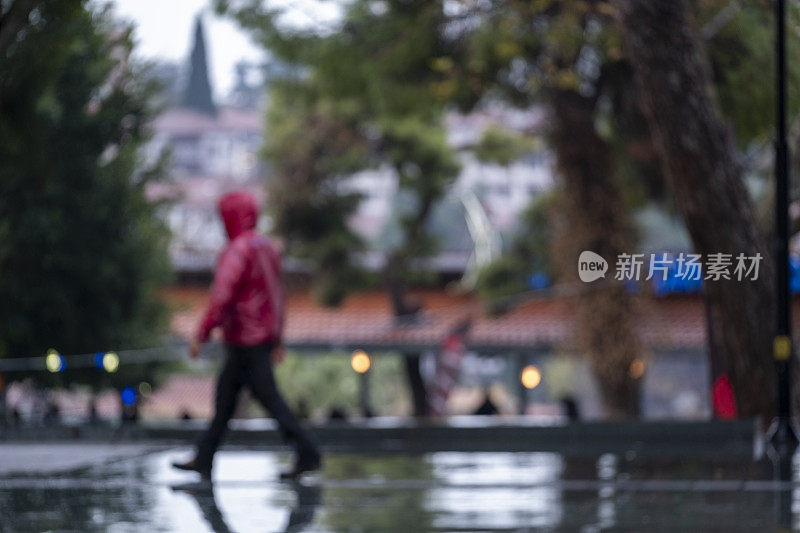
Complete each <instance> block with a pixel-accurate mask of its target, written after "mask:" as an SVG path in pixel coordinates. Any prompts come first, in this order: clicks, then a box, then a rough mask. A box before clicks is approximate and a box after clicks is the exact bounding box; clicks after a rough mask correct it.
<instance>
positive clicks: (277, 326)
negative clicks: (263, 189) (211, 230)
mask: <svg viewBox="0 0 800 533" xmlns="http://www.w3.org/2000/svg"><path fill="white" fill-rule="evenodd" d="M219 213H220V215H221V216H222V220H223V221H224V222H225V230H226V231H227V233H228V239H229V240H230V242H228V245H227V246H226V247H225V249H224V250H222V254H220V257H219V261H218V263H217V269H216V272H215V273H214V283H213V285H212V286H211V296H210V301H209V304H208V309H206V313H205V316H204V317H203V320H202V322H201V323H200V329H199V331H198V332H197V339H198V340H199V341H200V342H205V341H206V340H208V337H209V335H210V334H211V330H212V329H213V328H215V327H216V326H222V331H223V334H224V338H225V342H226V343H229V344H236V345H239V346H254V345H257V344H262V343H265V342H270V341H275V342H280V340H281V332H282V330H283V320H284V294H283V287H282V286H281V257H280V253H279V252H278V250H277V248H276V247H275V245H274V244H273V243H272V242H271V241H270V240H269V239H268V238H267V237H265V236H263V235H259V234H257V233H256V231H255V227H256V220H257V218H258V207H257V205H256V201H255V199H254V198H253V197H252V196H250V195H249V194H248V193H245V192H234V193H230V194H226V195H225V196H223V197H222V198H221V199H220V201H219Z"/></svg>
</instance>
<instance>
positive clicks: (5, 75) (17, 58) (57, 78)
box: [0, 0, 168, 384]
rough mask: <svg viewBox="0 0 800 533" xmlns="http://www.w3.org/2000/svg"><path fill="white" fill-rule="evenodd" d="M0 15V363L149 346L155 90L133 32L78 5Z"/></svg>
mask: <svg viewBox="0 0 800 533" xmlns="http://www.w3.org/2000/svg"><path fill="white" fill-rule="evenodd" d="M3 7H4V9H5V13H4V19H5V17H6V16H11V14H14V15H15V17H16V18H15V19H14V20H18V21H20V24H19V25H16V26H13V27H14V28H15V29H16V32H15V34H14V35H13V36H12V38H10V40H9V39H6V37H5V36H4V37H3V39H2V43H0V44H2V45H3V49H2V51H0V172H2V179H0V272H2V275H0V357H3V356H17V357H19V356H35V355H42V354H44V353H45V351H46V350H47V349H49V348H55V349H57V350H59V351H60V352H62V353H64V354H82V353H93V352H95V351H98V350H109V349H122V348H133V347H137V346H142V345H153V344H154V343H156V342H158V341H159V335H160V333H161V332H162V331H163V329H162V327H163V325H164V321H163V320H162V319H163V318H164V309H163V306H162V305H161V303H160V302H159V300H158V298H157V296H156V294H155V290H156V289H157V287H158V285H159V284H160V283H161V282H163V281H164V280H165V279H166V278H165V277H166V275H167V273H168V262H167V257H166V248H165V244H166V243H165V239H166V236H167V234H166V232H165V230H164V228H163V227H162V225H161V224H159V223H158V222H157V220H156V218H155V216H154V209H155V207H154V206H152V205H150V204H149V203H148V202H147V201H146V199H145V197H144V191H143V187H144V184H145V182H146V181H147V180H148V179H151V178H153V177H154V175H155V174H154V172H155V169H150V170H147V169H144V168H143V166H142V165H140V159H139V150H140V147H141V146H142V143H143V142H144V141H145V139H146V137H147V135H146V133H147V122H148V120H149V119H150V117H151V116H152V112H153V110H152V109H151V107H150V97H151V95H152V94H153V90H154V87H153V86H152V85H151V84H150V83H149V82H147V79H148V78H147V76H146V75H144V72H143V71H142V70H140V69H139V68H138V67H137V66H136V65H135V64H134V63H133V62H132V61H131V60H130V53H131V50H132V37H131V30H130V29H129V28H127V27H125V26H121V25H119V24H117V23H115V22H114V21H113V20H112V19H111V17H110V15H109V13H108V11H106V10H101V9H99V8H96V7H94V6H92V5H91V4H90V3H89V2H85V1H78V0H65V1H59V2H20V1H12V2H10V5H9V2H3ZM22 11H24V13H23V14H22V15H20V12H22ZM3 23H4V24H5V21H4V22H3ZM9 27H11V26H9ZM6 29H7V27H5V26H4V28H3V30H4V31H5V30H6ZM123 362H124V361H123ZM142 375H144V374H142ZM38 376H39V377H42V374H39V375H38ZM13 377H15V376H14V375H9V376H6V378H7V379H8V378H13ZM59 377H60V378H61V381H62V382H63V381H64V380H67V381H69V380H72V379H75V380H81V381H91V382H93V383H95V384H97V383H99V380H101V379H105V378H108V377H109V376H108V375H105V374H102V373H101V374H97V373H90V374H87V373H86V372H80V371H77V370H75V371H72V370H70V369H69V368H68V369H67V371H66V372H65V373H63V374H60V375H59Z"/></svg>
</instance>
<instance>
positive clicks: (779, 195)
mask: <svg viewBox="0 0 800 533" xmlns="http://www.w3.org/2000/svg"><path fill="white" fill-rule="evenodd" d="M775 9H776V12H775V25H776V41H777V42H776V49H777V54H776V56H777V57H776V59H777V65H776V66H777V83H776V85H777V87H776V88H777V98H776V99H777V108H776V115H777V116H776V121H775V122H776V136H777V139H776V142H775V262H776V265H777V266H776V278H777V286H776V291H777V297H778V299H777V303H778V317H777V318H778V321H777V322H778V323H777V326H778V327H777V331H776V335H775V339H774V342H773V356H774V358H775V364H776V367H777V376H778V416H777V418H776V419H775V421H774V422H773V426H772V428H771V436H770V438H771V440H772V442H773V444H776V445H781V446H792V447H794V446H796V445H797V435H795V433H794V430H793V428H792V423H791V409H792V407H791V375H790V373H791V367H790V361H791V357H792V354H793V348H792V330H791V316H792V314H791V311H792V309H791V298H790V292H789V291H790V288H789V165H788V161H789V160H788V150H787V145H786V4H785V0H777V2H776V8H775Z"/></svg>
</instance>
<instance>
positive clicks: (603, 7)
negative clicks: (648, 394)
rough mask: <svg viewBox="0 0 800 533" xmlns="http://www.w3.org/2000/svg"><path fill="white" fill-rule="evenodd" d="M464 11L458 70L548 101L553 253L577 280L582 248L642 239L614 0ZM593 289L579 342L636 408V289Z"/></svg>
mask: <svg viewBox="0 0 800 533" xmlns="http://www.w3.org/2000/svg"><path fill="white" fill-rule="evenodd" d="M463 16H464V17H465V18H475V19H476V20H480V24H474V25H472V26H468V27H467V29H466V30H464V38H465V40H466V41H467V42H468V46H467V50H468V51H467V53H466V58H465V61H463V62H462V64H460V65H459V66H458V67H456V68H454V76H457V77H460V78H462V79H463V80H464V85H465V86H467V87H469V88H471V89H472V90H473V91H474V93H473V95H474V97H477V98H478V99H492V98H494V99H497V98H501V99H502V100H504V101H506V102H508V103H512V104H518V105H523V106H531V105H539V106H541V107H542V108H544V109H546V110H547V111H548V112H549V117H548V118H549V120H548V127H547V132H546V133H547V138H548V141H549V147H550V148H551V149H552V150H553V152H554V154H555V159H556V171H557V172H556V173H557V179H556V187H555V188H556V193H555V198H554V199H553V202H552V203H553V208H552V209H551V211H552V212H553V215H552V216H551V217H550V221H551V223H552V225H553V228H552V233H553V236H552V242H553V247H552V249H551V253H552V261H551V262H552V267H553V270H554V271H555V273H556V277H557V279H558V280H559V281H560V282H562V283H575V282H577V275H576V274H577V269H576V265H577V260H578V256H579V254H580V252H581V251H583V250H592V251H594V252H596V253H599V254H601V255H603V256H604V257H606V258H607V259H609V260H610V261H612V262H613V261H614V258H615V257H616V256H617V255H618V254H620V253H621V252H624V251H626V250H630V248H631V246H632V238H631V237H632V236H631V232H630V231H629V222H628V208H629V204H628V202H627V201H626V198H625V194H624V192H625V189H624V187H623V180H622V176H621V175H620V170H619V169H620V168H621V166H622V165H621V164H620V160H621V159H623V157H624V156H626V152H625V150H627V147H628V146H627V145H625V146H624V148H623V149H622V150H619V149H617V147H616V144H624V143H623V142H622V141H631V139H632V138H634V135H632V133H631V130H632V128H631V127H630V126H629V125H628V122H631V120H629V119H630V115H631V113H630V110H629V109H628V108H626V107H625V106H624V103H625V98H624V97H622V94H623V93H624V91H625V90H626V82H627V79H628V78H629V72H628V71H627V69H626V65H625V62H624V60H623V59H622V58H621V57H620V53H619V51H620V46H619V40H618V36H617V34H616V33H615V32H613V31H611V30H609V27H610V26H611V18H610V16H609V11H608V4H607V3H606V2H590V1H584V0H575V1H569V2H567V1H556V0H549V1H544V2H536V3H531V2H526V1H515V0H512V1H508V2H496V3H494V4H492V6H491V7H490V8H487V9H486V10H478V11H477V12H474V13H470V11H469V10H466V11H465V12H464V14H463ZM531 29H533V31H531ZM467 103H468V104H469V102H467ZM623 119H625V120H623ZM626 120H627V122H626ZM632 122H635V120H634V121H632ZM620 152H622V153H620ZM627 158H628V159H631V158H630V157H629V156H628V157H627ZM527 229H528V230H533V228H527ZM517 275H522V273H517ZM584 289H585V290H583V291H579V294H578V296H577V297H576V308H577V309H578V312H577V316H576V322H575V336H574V338H575V339H576V340H577V347H578V348H579V349H581V351H582V352H584V353H585V354H586V355H587V356H588V360H589V362H590V366H591V368H592V371H593V374H594V376H595V378H596V381H597V383H598V386H599V388H600V391H601V396H602V400H603V403H604V406H605V409H606V412H607V414H608V415H609V416H611V417H614V418H629V417H635V416H637V415H638V412H639V401H638V382H637V377H638V376H636V375H631V372H630V367H631V363H632V362H633V361H634V359H635V358H636V357H637V356H639V355H640V350H641V345H640V342H639V340H638V337H637V334H636V332H635V328H634V323H633V319H632V313H633V306H634V305H633V297H632V295H631V294H629V292H628V291H627V290H626V289H625V288H624V287H623V286H622V285H621V284H617V283H614V282H613V280H611V279H610V280H608V282H605V283H603V282H600V283H597V284H596V285H595V286H586V287H585V288H584Z"/></svg>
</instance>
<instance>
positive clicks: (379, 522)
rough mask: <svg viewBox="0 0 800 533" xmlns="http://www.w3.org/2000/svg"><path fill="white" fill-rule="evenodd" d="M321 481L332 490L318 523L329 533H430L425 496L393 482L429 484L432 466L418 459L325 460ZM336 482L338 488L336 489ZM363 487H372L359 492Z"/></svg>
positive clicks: (430, 517) (334, 457)
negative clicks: (358, 531) (356, 531)
mask: <svg viewBox="0 0 800 533" xmlns="http://www.w3.org/2000/svg"><path fill="white" fill-rule="evenodd" d="M325 477H326V478H327V479H329V480H331V481H332V483H331V484H332V485H333V486H332V487H329V488H326V490H325V509H326V510H325V514H324V515H323V517H322V521H323V522H324V524H325V525H326V526H328V527H330V528H331V529H333V530H334V531H352V530H353V527H354V526H358V528H359V529H362V530H365V531H402V532H407V531H428V530H430V529H431V528H432V525H433V513H431V512H430V511H429V510H428V508H427V499H428V491H427V490H420V488H419V487H413V488H408V487H406V488H403V485H402V484H401V483H399V481H400V480H405V481H409V480H413V481H414V482H420V481H422V482H424V481H428V480H432V479H433V475H432V467H431V465H430V464H429V463H428V462H427V461H426V460H425V458H424V457H421V456H412V457H408V456H403V457H398V456H384V457H375V456H373V457H369V456H354V455H331V456H328V457H326V460H325ZM337 481H341V482H342V485H343V486H341V487H340V486H337V483H336V482H337ZM393 481H394V483H393ZM367 483H370V484H374V487H369V488H365V487H364V484H367ZM348 485H350V486H349V487H348ZM353 487H357V488H353Z"/></svg>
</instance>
